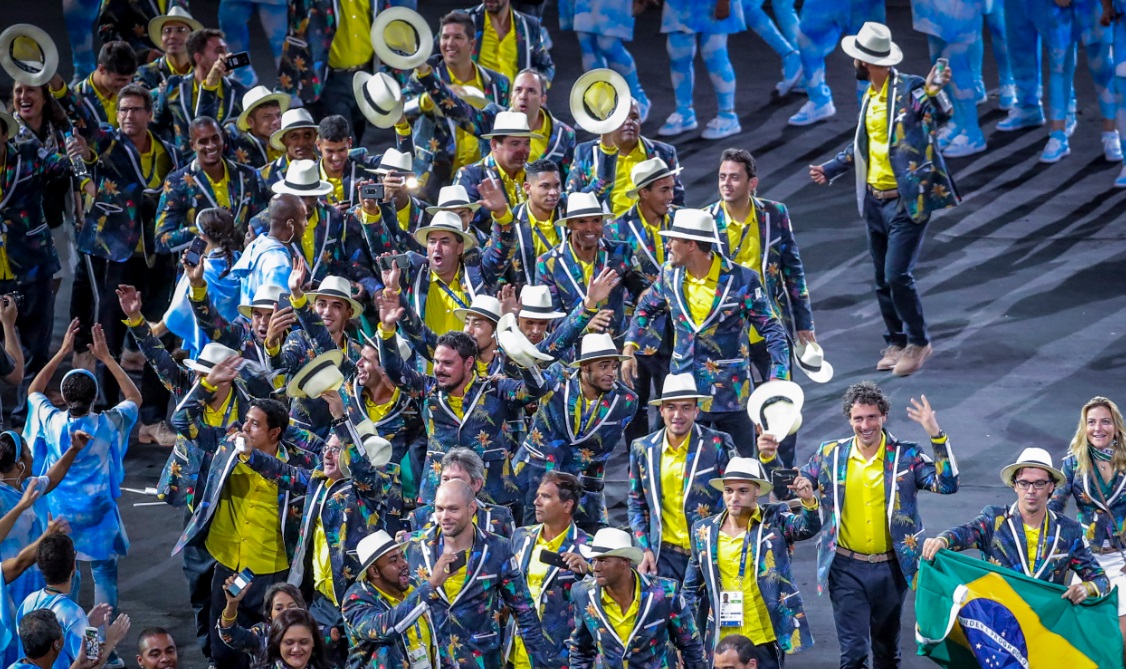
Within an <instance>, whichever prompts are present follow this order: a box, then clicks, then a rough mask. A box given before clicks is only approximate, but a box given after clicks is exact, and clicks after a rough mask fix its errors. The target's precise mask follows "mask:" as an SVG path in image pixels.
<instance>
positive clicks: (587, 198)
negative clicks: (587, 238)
mask: <svg viewBox="0 0 1126 669" xmlns="http://www.w3.org/2000/svg"><path fill="white" fill-rule="evenodd" d="M592 216H599V217H601V218H602V220H606V219H608V218H614V215H613V214H611V213H610V212H608V211H606V208H605V207H603V206H602V203H601V202H599V201H598V196H596V195H595V194H594V193H584V192H582V191H576V192H574V193H571V194H570V195H568V196H567V215H566V216H563V217H561V218H560V219H559V220H557V221H556V223H566V222H567V221H569V220H571V219H573V218H590V217H592Z"/></svg>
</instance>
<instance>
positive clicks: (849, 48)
mask: <svg viewBox="0 0 1126 669" xmlns="http://www.w3.org/2000/svg"><path fill="white" fill-rule="evenodd" d="M841 50H842V51H844V52H845V53H846V54H848V55H850V56H852V57H853V58H855V59H856V60H859V61H860V62H862V63H868V64H869V65H875V66H877V67H891V66H892V65H898V64H899V63H900V61H902V60H903V51H902V50H901V49H900V48H899V45H898V44H896V43H895V42H892V43H891V49H890V53H888V55H886V56H884V57H883V58H880V57H878V56H873V55H872V54H870V53H864V52H863V51H861V50H860V49H859V48H857V46H856V35H849V36H847V37H845V38H844V39H842V40H841Z"/></svg>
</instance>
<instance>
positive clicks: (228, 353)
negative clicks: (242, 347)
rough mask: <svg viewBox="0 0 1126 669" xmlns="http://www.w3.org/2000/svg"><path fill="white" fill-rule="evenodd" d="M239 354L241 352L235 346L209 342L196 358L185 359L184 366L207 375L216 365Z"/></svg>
mask: <svg viewBox="0 0 1126 669" xmlns="http://www.w3.org/2000/svg"><path fill="white" fill-rule="evenodd" d="M238 355H239V352H238V351H236V350H234V349H233V348H228V347H226V346H223V345H222V344H218V343H216V342H209V343H207V344H206V345H204V347H203V350H202V351H200V352H199V355H198V356H196V359H195V360H185V361H184V366H185V367H187V368H188V369H190V370H192V371H193V372H199V373H200V374H205V375H206V374H208V373H210V372H211V370H212V369H214V368H215V365H218V364H219V363H221V362H223V361H224V360H227V359H228V358H234V357H238Z"/></svg>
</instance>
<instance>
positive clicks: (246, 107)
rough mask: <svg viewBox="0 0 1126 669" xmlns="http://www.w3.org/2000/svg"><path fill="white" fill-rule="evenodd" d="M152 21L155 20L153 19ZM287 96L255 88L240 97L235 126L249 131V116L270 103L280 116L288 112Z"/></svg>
mask: <svg viewBox="0 0 1126 669" xmlns="http://www.w3.org/2000/svg"><path fill="white" fill-rule="evenodd" d="M153 20H154V21H155V20H156V19H153ZM289 100H290V98H289V96H288V95H286V94H285V93H275V92H273V91H271V90H270V89H268V88H266V87H265V86H255V87H254V88H252V89H250V90H249V91H247V92H246V93H243V95H242V113H241V114H239V115H238V120H237V121H235V126H236V127H238V129H239V130H241V131H243V132H246V131H247V130H249V129H250V123H249V121H250V114H251V113H253V112H254V110H255V109H257V108H259V107H261V106H262V105H265V104H270V103H271V102H276V103H277V104H278V107H279V108H281V112H282V114H285V112H286V111H288V110H289Z"/></svg>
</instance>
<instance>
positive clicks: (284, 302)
mask: <svg viewBox="0 0 1126 669" xmlns="http://www.w3.org/2000/svg"><path fill="white" fill-rule="evenodd" d="M291 306H293V305H292V304H290V302H289V293H286V294H284V295H278V308H277V309H276V310H275V311H281V310H282V309H285V308H286V307H291Z"/></svg>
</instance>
